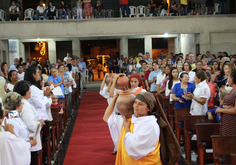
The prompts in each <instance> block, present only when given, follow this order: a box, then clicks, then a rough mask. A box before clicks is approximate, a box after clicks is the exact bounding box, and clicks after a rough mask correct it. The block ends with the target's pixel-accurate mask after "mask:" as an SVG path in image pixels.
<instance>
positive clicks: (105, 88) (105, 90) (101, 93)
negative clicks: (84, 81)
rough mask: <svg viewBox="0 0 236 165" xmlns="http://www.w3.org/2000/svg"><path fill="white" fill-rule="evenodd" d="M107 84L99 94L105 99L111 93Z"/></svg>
mask: <svg viewBox="0 0 236 165" xmlns="http://www.w3.org/2000/svg"><path fill="white" fill-rule="evenodd" d="M107 88H108V86H107V84H105V85H104V87H103V89H102V90H100V91H99V94H100V95H101V96H102V97H104V98H105V99H107V98H108V97H109V93H108V92H107Z"/></svg>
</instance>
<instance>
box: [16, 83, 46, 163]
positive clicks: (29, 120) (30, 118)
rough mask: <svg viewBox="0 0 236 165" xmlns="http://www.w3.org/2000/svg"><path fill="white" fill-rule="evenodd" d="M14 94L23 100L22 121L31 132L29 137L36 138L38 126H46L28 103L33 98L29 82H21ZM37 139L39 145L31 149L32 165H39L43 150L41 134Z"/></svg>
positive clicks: (17, 84)
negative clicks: (38, 161) (39, 155)
mask: <svg viewBox="0 0 236 165" xmlns="http://www.w3.org/2000/svg"><path fill="white" fill-rule="evenodd" d="M13 90H14V92H17V93H18V94H20V95H21V96H22V97H23V99H22V103H23V109H22V112H21V116H20V117H21V119H22V120H23V122H24V123H25V125H26V127H27V129H28V131H29V137H30V138H32V137H34V134H35V131H36V126H37V125H39V124H41V125H45V123H44V120H43V119H39V115H38V112H37V111H36V110H35V108H34V107H33V106H32V105H31V104H30V103H29V102H28V101H27V100H28V99H29V98H30V97H31V90H30V84H29V82H27V81H24V80H23V81H19V82H18V83H16V85H15V87H14V89H13ZM36 139H37V145H36V146H34V147H32V148H31V149H30V151H31V165H34V164H37V154H38V151H40V150H41V149H42V142H41V138H40V133H39V134H37V136H36Z"/></svg>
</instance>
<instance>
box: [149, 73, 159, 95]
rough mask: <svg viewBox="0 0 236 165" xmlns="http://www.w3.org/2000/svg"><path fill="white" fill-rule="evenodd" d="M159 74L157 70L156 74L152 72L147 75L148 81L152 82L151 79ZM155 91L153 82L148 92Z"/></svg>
mask: <svg viewBox="0 0 236 165" xmlns="http://www.w3.org/2000/svg"><path fill="white" fill-rule="evenodd" d="M159 73H161V70H159V71H158V72H155V70H154V71H152V72H151V73H150V74H149V77H148V80H150V81H152V80H153V77H157V75H158V74H159ZM156 90H157V89H156V83H155V82H153V83H152V84H151V87H150V92H154V91H156Z"/></svg>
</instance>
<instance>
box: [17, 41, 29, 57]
mask: <svg viewBox="0 0 236 165" xmlns="http://www.w3.org/2000/svg"><path fill="white" fill-rule="evenodd" d="M18 44H19V56H18V57H19V58H20V57H21V58H23V61H26V60H27V59H26V58H25V45H24V43H23V42H21V41H19V43H18Z"/></svg>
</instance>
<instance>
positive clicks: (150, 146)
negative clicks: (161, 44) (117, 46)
mask: <svg viewBox="0 0 236 165" xmlns="http://www.w3.org/2000/svg"><path fill="white" fill-rule="evenodd" d="M107 66H108V71H107V73H106V75H105V76H104V79H103V82H102V84H101V88H100V95H101V96H103V97H104V98H105V99H106V100H107V102H108V107H107V109H106V110H105V113H104V117H103V120H104V121H105V122H107V124H108V128H109V131H110V135H111V138H112V140H113V143H114V146H115V147H114V150H113V151H112V154H114V155H115V154H116V164H117V165H118V164H122V165H124V164H145V163H146V164H161V163H162V161H163V159H162V156H163V155H161V154H160V146H161V145H163V143H161V141H160V129H161V128H160V125H159V124H158V120H157V119H158V117H160V116H159V115H157V111H158V108H157V104H158V103H157V101H156V100H155V96H156V97H158V98H162V99H168V102H169V103H170V104H174V109H176V110H178V109H183V108H185V109H189V114H190V115H193V116H196V115H203V116H207V118H208V120H209V121H213V118H214V117H213V116H216V120H217V122H218V123H221V125H220V135H236V124H235V120H236V109H235V107H236V102H235V98H236V70H235V69H236V55H228V53H227V52H218V53H217V54H216V55H215V54H211V52H209V51H207V52H206V53H205V54H200V53H198V54H196V55H194V54H193V53H192V52H190V53H189V54H186V55H185V56H184V55H183V53H179V54H173V53H167V54H165V53H164V51H161V53H160V54H159V56H158V57H157V59H152V58H151V56H150V53H149V52H146V54H142V53H139V54H138V56H136V57H125V58H124V57H123V55H121V56H120V58H119V57H117V58H109V59H107ZM124 76H125V77H127V79H128V83H127V85H126V86H125V87H122V88H121V87H119V85H120V84H121V82H119V83H118V80H119V79H120V81H121V80H122V79H123V77H124ZM128 92H131V93H132V95H133V97H131V96H128V94H127V93H128ZM119 97H120V100H121V99H122V101H123V104H122V106H121V104H120V103H119V102H120V100H119ZM125 99H126V102H129V103H126V102H125ZM118 100H119V101H118ZM159 101H160V100H159ZM161 104H162V102H161ZM181 127H182V128H183V127H184V123H183V122H181ZM173 141H174V139H173ZM223 158H224V162H225V163H229V164H230V163H231V159H230V156H229V155H226V156H225V157H223Z"/></svg>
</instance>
